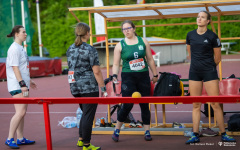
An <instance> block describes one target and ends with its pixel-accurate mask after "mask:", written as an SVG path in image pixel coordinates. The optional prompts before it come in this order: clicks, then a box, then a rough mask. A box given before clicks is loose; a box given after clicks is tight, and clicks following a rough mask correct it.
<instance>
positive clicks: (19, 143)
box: [17, 137, 35, 145]
mask: <svg viewBox="0 0 240 150" xmlns="http://www.w3.org/2000/svg"><path fill="white" fill-rule="evenodd" d="M34 143H35V141H30V140H29V139H26V138H25V137H23V139H22V140H19V139H17V145H30V144H34Z"/></svg>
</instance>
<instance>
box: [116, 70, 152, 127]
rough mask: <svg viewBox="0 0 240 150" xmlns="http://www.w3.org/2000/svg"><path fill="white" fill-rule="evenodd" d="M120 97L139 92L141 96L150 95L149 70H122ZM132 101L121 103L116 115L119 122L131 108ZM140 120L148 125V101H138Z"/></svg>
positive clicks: (124, 118) (123, 119)
mask: <svg viewBox="0 0 240 150" xmlns="http://www.w3.org/2000/svg"><path fill="white" fill-rule="evenodd" d="M121 76H122V86H121V90H122V97H131V96H132V93H134V92H136V91H137V92H139V93H141V95H142V96H150V89H151V85H150V78H149V72H122V74H121ZM133 105H134V104H132V103H126V104H123V105H122V107H121V109H120V111H119V112H118V115H117V120H118V121H119V122H124V121H125V120H126V118H127V115H128V114H129V112H130V111H131V110H132V108H133ZM139 105H140V108H141V115H142V121H143V124H145V125H150V110H149V104H148V103H140V104H139Z"/></svg>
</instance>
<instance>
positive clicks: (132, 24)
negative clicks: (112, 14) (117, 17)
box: [121, 20, 138, 36]
mask: <svg viewBox="0 0 240 150" xmlns="http://www.w3.org/2000/svg"><path fill="white" fill-rule="evenodd" d="M125 23H128V24H130V25H131V26H132V28H133V29H136V27H135V25H134V23H133V22H132V21H131V20H125V21H123V23H122V25H121V27H123V25H124V24H125ZM134 34H135V36H138V35H137V33H136V32H134Z"/></svg>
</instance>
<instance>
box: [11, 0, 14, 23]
mask: <svg viewBox="0 0 240 150" xmlns="http://www.w3.org/2000/svg"><path fill="white" fill-rule="evenodd" d="M11 14H12V27H14V26H15V23H14V12H13V0H11Z"/></svg>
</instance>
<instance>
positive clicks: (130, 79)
mask: <svg viewBox="0 0 240 150" xmlns="http://www.w3.org/2000/svg"><path fill="white" fill-rule="evenodd" d="M121 77H122V86H121V90H122V97H131V96H132V94H133V93H134V92H139V93H141V95H142V96H150V90H151V85H150V77H149V72H148V71H146V72H122V74H121Z"/></svg>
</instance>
